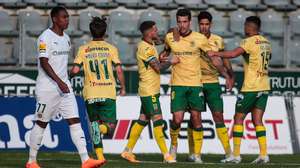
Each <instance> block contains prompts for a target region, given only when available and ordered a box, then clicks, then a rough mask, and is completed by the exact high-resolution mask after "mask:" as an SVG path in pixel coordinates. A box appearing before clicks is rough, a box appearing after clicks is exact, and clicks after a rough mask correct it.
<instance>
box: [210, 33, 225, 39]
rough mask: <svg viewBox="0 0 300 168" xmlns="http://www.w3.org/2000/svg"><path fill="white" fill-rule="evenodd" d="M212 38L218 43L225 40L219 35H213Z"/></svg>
mask: <svg viewBox="0 0 300 168" xmlns="http://www.w3.org/2000/svg"><path fill="white" fill-rule="evenodd" d="M210 36H211V38H213V39H214V40H216V41H223V40H224V39H223V37H221V36H219V35H217V34H213V33H211V34H210Z"/></svg>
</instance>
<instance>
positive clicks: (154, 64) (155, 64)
mask: <svg viewBox="0 0 300 168" xmlns="http://www.w3.org/2000/svg"><path fill="white" fill-rule="evenodd" d="M179 62H180V60H179V58H178V57H173V58H172V59H171V60H167V61H164V62H159V60H157V59H156V58H153V59H152V60H150V62H149V65H150V66H151V68H153V69H154V71H155V72H157V73H159V72H160V71H161V70H163V69H167V68H169V67H170V66H171V65H175V64H177V63H179Z"/></svg>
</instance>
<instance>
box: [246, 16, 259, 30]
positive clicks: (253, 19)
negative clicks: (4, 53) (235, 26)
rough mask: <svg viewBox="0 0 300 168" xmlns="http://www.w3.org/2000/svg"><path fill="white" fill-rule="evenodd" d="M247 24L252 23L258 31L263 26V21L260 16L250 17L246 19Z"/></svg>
mask: <svg viewBox="0 0 300 168" xmlns="http://www.w3.org/2000/svg"><path fill="white" fill-rule="evenodd" d="M246 22H251V23H254V24H255V25H256V26H257V28H258V29H260V26H261V20H260V18H259V17H258V16H249V17H247V18H246V21H245V23H246Z"/></svg>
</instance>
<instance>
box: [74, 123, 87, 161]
mask: <svg viewBox="0 0 300 168" xmlns="http://www.w3.org/2000/svg"><path fill="white" fill-rule="evenodd" d="M70 133H71V138H72V141H73V143H74V145H75V146H76V148H77V151H78V153H79V155H80V159H81V162H82V163H83V162H85V161H86V160H88V159H89V155H88V152H87V149H86V140H85V136H84V132H83V130H82V128H81V124H80V123H76V124H72V125H70Z"/></svg>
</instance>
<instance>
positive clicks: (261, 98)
mask: <svg viewBox="0 0 300 168" xmlns="http://www.w3.org/2000/svg"><path fill="white" fill-rule="evenodd" d="M268 98H269V92H268V91H263V92H258V93H257V100H256V102H255V108H259V109H261V110H262V111H265V109H266V106H267V102H268Z"/></svg>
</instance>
